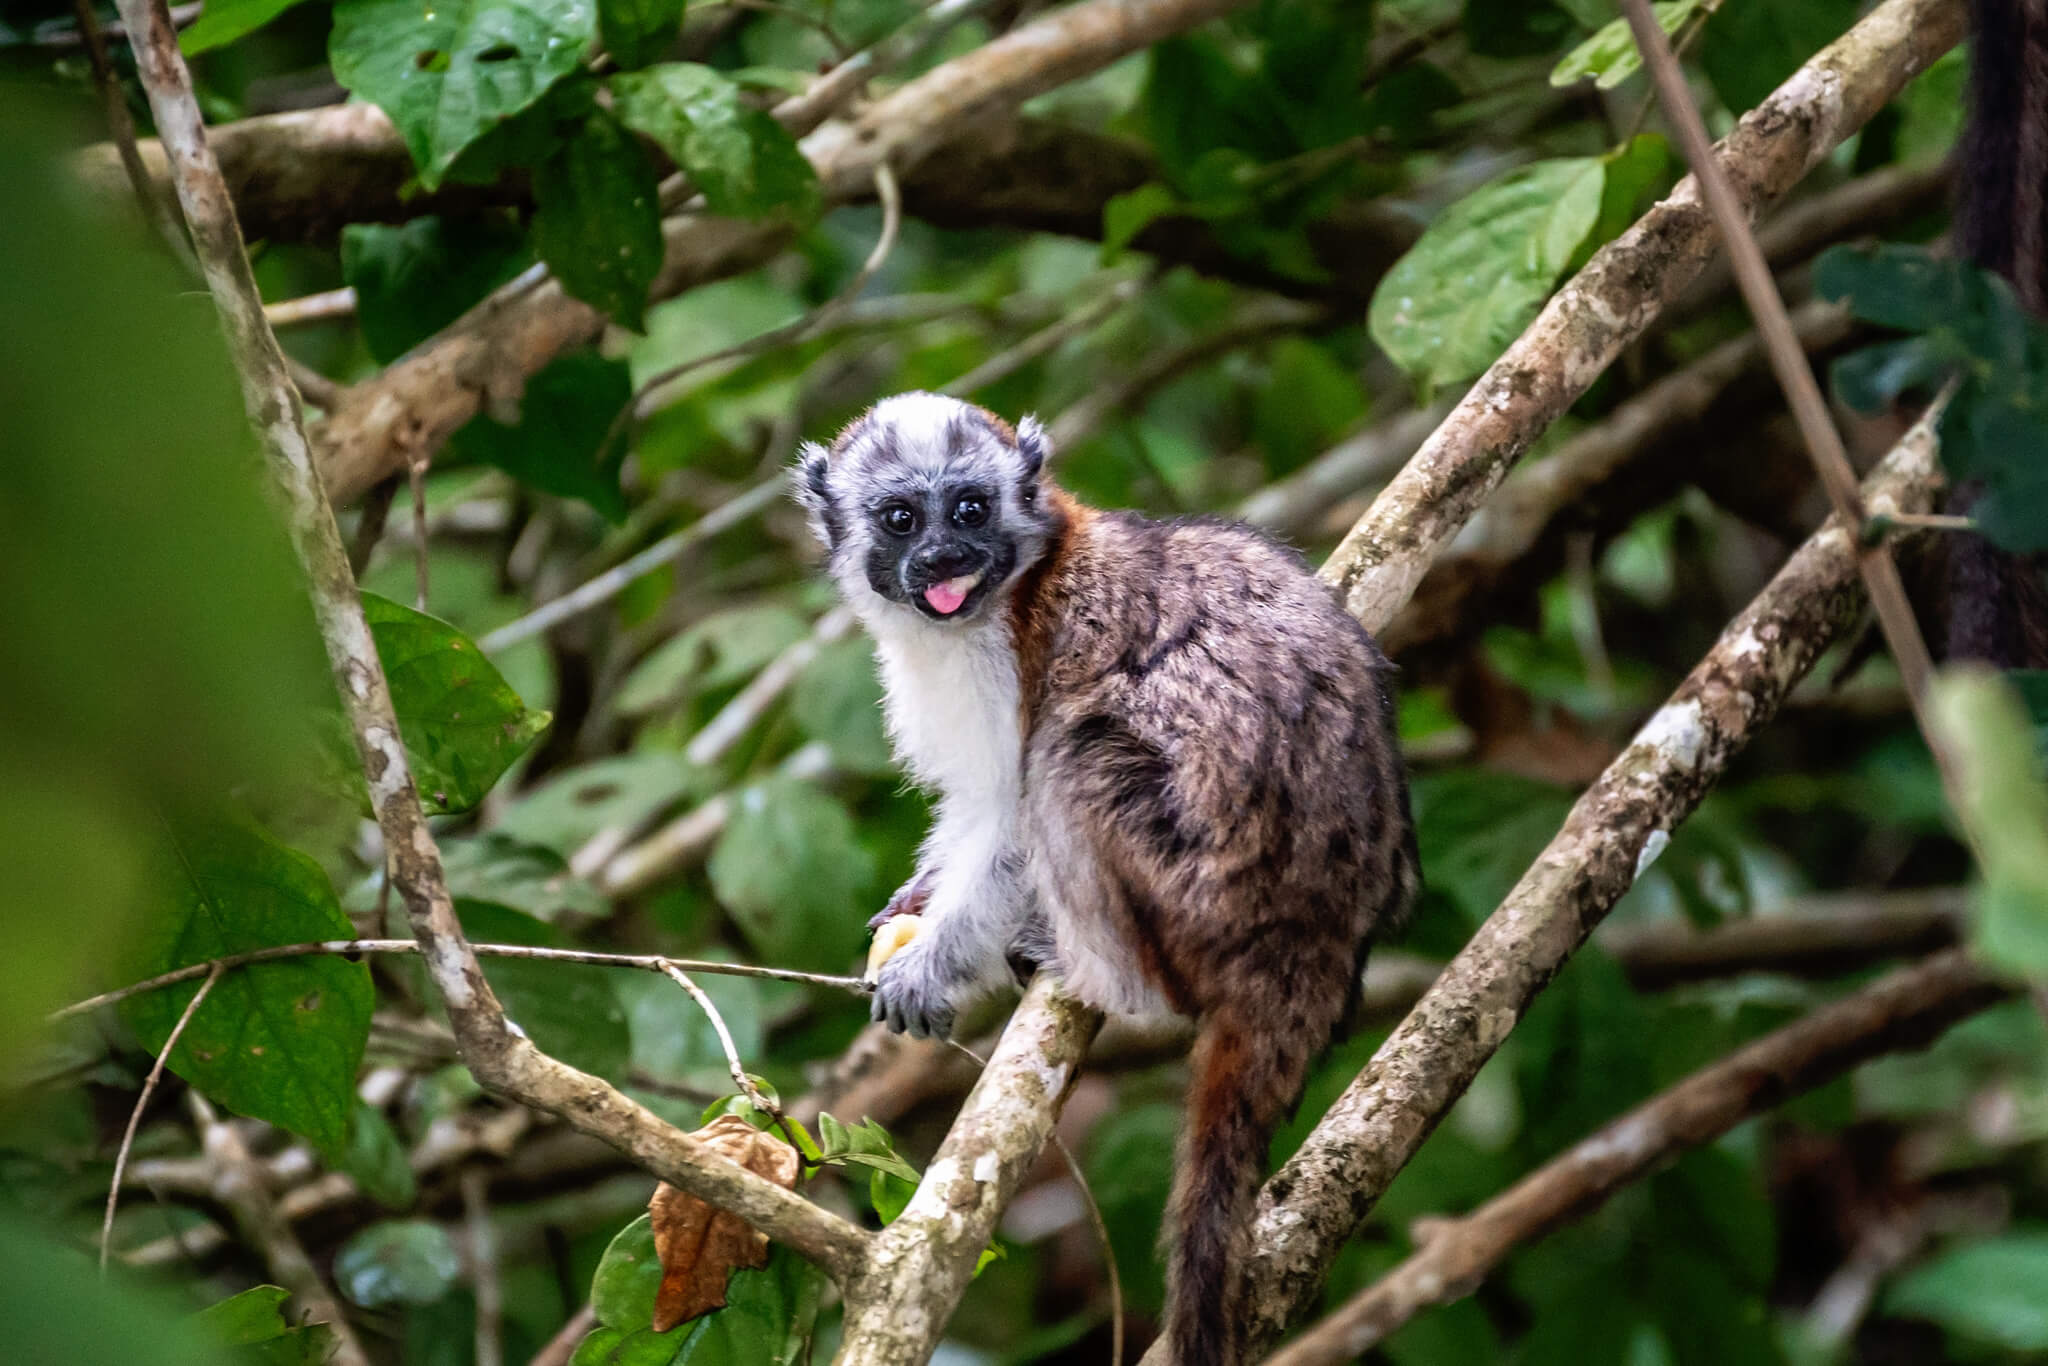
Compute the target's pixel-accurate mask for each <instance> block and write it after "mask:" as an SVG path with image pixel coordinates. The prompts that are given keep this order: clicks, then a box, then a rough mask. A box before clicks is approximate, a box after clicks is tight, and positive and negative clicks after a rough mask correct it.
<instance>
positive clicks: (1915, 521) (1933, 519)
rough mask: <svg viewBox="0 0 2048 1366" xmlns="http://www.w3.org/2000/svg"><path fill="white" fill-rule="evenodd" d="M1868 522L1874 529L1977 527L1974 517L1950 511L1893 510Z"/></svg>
mask: <svg viewBox="0 0 2048 1366" xmlns="http://www.w3.org/2000/svg"><path fill="white" fill-rule="evenodd" d="M1870 524H1871V526H1872V527H1873V529H1876V530H1883V529H1884V528H1886V527H1895V526H1910V527H1924V528H1925V529H1927V530H1929V531H1975V530H1976V529H1977V519H1976V518H1974V517H1960V516H1957V515H1956V514H1955V513H1952V512H1894V513H1892V514H1891V515H1890V516H1887V517H1873V518H1871V519H1870Z"/></svg>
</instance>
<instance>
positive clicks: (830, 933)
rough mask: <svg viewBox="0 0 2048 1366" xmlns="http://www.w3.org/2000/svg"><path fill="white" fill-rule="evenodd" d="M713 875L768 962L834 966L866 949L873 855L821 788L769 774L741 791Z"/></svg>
mask: <svg viewBox="0 0 2048 1366" xmlns="http://www.w3.org/2000/svg"><path fill="white" fill-rule="evenodd" d="M707 871H708V872H709V873H710V876H711V888H712V890H713V891H714V892H716V893H717V895H718V899H719V901H720V902H722V903H723V904H724V906H725V908H726V910H727V911H729V912H730V913H731V914H732V918H733V922H734V924H736V925H737V926H738V927H739V930H740V933H741V934H743V935H745V936H746V939H747V942H748V944H750V945H751V946H752V947H753V949H754V951H755V952H756V953H758V954H759V955H760V957H761V961H763V962H767V963H774V964H777V965H779V966H784V967H799V968H816V969H820V970H830V969H834V968H843V967H844V966H845V965H846V963H847V962H848V961H849V960H851V959H852V958H853V957H854V956H855V955H856V954H857V953H858V952H859V950H860V943H861V939H862V937H863V934H864V926H865V924H866V920H867V915H866V913H865V912H866V898H867V896H868V895H869V893H870V891H871V890H872V887H873V883H874V878H875V868H874V858H873V856H872V855H870V854H869V852H868V851H867V850H866V849H865V848H863V847H862V846H861V844H860V843H859V842H858V841H857V840H856V839H855V838H854V828H853V817H852V816H850V815H848V814H847V810H846V808H845V807H844V806H842V805H840V804H839V803H838V802H837V801H835V800H833V799H832V798H831V797H828V796H826V795H825V794H824V793H823V792H820V791H818V789H817V788H815V787H811V786H809V785H808V784H805V783H800V782H797V781H795V780H793V779H789V778H769V779H767V780H765V781H763V782H759V783H755V784H753V785H752V786H749V787H745V788H742V789H741V790H740V791H739V792H737V793H735V794H734V797H733V806H732V817H731V819H730V820H729V821H728V822H727V823H726V827H725V832H724V834H722V835H721V836H720V837H719V840H718V847H717V848H716V849H714V850H712V852H711V861H710V864H709V866H708V868H707Z"/></svg>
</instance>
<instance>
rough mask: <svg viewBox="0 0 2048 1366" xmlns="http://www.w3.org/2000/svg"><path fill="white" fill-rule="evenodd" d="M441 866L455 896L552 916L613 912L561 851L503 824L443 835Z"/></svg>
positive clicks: (595, 915) (599, 916) (599, 915)
mask: <svg viewBox="0 0 2048 1366" xmlns="http://www.w3.org/2000/svg"><path fill="white" fill-rule="evenodd" d="M579 771H580V770H579ZM514 809H516V808H514ZM441 867H442V870H443V871H444V872H445V873H446V874H447V877H448V891H449V893H450V894H451V895H453V896H455V897H457V898H458V899H460V898H467V899H468V900H470V901H495V902H497V903H498V904H499V905H500V906H510V907H511V908H512V909H513V910H515V911H524V912H526V913H527V914H528V915H530V916H534V917H536V918H538V919H541V920H550V921H552V920H558V919H560V918H562V917H563V916H577V917H581V918H584V919H591V920H597V919H602V918H604V917H605V916H608V915H610V914H611V911H612V905H611V903H610V902H609V901H606V900H605V899H604V894H603V893H601V892H599V891H598V890H597V888H595V887H593V886H592V885H591V884H590V883H589V882H587V881H585V880H584V879H583V878H580V877H577V876H576V874H575V873H573V872H571V871H570V870H569V864H568V861H567V860H566V859H564V858H563V857H562V856H561V855H560V854H558V853H556V852H555V851H554V850H553V849H550V848H548V847H547V846H546V845H541V844H527V843H525V842H523V841H521V840H518V839H515V838H513V837H512V836H511V834H509V833H508V832H506V831H505V830H502V829H499V830H490V831H486V832H485V833H483V834H481V835H477V836H473V837H471V838H469V839H444V840H442V841H441Z"/></svg>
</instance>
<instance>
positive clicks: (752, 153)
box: [610, 62, 819, 219]
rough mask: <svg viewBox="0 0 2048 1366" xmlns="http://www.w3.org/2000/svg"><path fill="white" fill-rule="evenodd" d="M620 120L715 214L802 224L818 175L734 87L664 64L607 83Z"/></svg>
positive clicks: (813, 202)
mask: <svg viewBox="0 0 2048 1366" xmlns="http://www.w3.org/2000/svg"><path fill="white" fill-rule="evenodd" d="M610 85H611V89H612V94H613V96H614V97H615V98H616V100H617V105H616V108H617V110H618V115H619V118H620V119H622V120H624V122H625V124H626V126H627V127H628V128H631V129H633V130H634V131H635V132H638V133H642V134H644V135H646V136H647V137H649V138H652V139H653V140H654V143H655V145H656V146H658V147H660V148H661V150H662V151H664V152H666V153H668V155H669V157H670V159H672V160H673V161H674V162H675V163H676V165H678V166H680V167H681V168H682V169H683V170H684V171H686V172H687V173H688V174H689V177H690V181H691V183H692V184H694V185H695V186H696V187H697V188H698V189H699V190H700V191H702V192H703V195H704V202H705V203H706V204H708V205H710V207H711V211H712V212H713V213H718V214H727V215H730V216H733V217H736V218H763V217H766V216H767V215H769V214H772V213H778V212H780V213H786V214H788V215H789V216H791V217H793V218H797V219H804V218H808V217H810V216H811V214H813V213H815V212H816V210H817V207H818V203H819V190H818V176H817V172H816V171H814V170H813V169H812V168H811V163H810V161H809V159H808V158H806V157H805V156H804V154H803V152H802V151H800V150H799V149H798V147H797V145H796V139H794V138H792V137H791V136H790V135H789V130H788V129H786V128H784V127H783V126H782V125H781V124H779V123H777V122H776V121H775V120H774V119H773V118H772V117H770V116H769V115H768V114H766V113H764V112H763V111H761V110H759V109H756V108H754V107H752V106H751V105H748V104H746V103H744V102H743V101H742V100H741V98H740V88H739V87H738V86H737V85H735V84H733V82H732V81H730V80H729V79H727V78H726V77H725V76H724V75H722V74H720V73H719V72H716V71H713V70H712V69H711V68H710V67H708V66H700V65H698V64H697V63H695V62H664V63H663V64H662V65H660V66H653V67H649V68H648V69H647V70H645V71H631V72H622V73H620V74H619V75H616V76H613V77H612V78H611V80H610Z"/></svg>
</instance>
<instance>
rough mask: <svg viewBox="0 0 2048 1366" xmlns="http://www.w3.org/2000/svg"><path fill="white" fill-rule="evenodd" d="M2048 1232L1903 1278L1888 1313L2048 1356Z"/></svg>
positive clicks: (2013, 1236) (1943, 1257)
mask: <svg viewBox="0 0 2048 1366" xmlns="http://www.w3.org/2000/svg"><path fill="white" fill-rule="evenodd" d="M2044 1285H2048V1231H2042V1230H2040V1229H2038V1228H2027V1229H2025V1230H2023V1231H2022V1230H2015V1231H2013V1232H2011V1233H2008V1234H2005V1235H2004V1236H2002V1237H1997V1238H1987V1239H1985V1240H1984V1241H1983V1242H1980V1243H1965V1244H1963V1245H1962V1246H1960V1247H1953V1248H1950V1249H1948V1250H1947V1251H1945V1252H1943V1253H1941V1254H1940V1255H1938V1256H1936V1257H1934V1258H1932V1259H1931V1260H1929V1261H1926V1262H1923V1263H1921V1264H1920V1265H1919V1266H1917V1267H1915V1268H1913V1270H1911V1271H1909V1272H1907V1273H1906V1274H1905V1275H1904V1276H1902V1277H1900V1278H1899V1280H1898V1282H1897V1283H1896V1284H1894V1285H1893V1286H1892V1288H1891V1290H1890V1292H1889V1293H1888V1294H1887V1295H1886V1296H1885V1310H1886V1312H1888V1313H1892V1314H1903V1315H1907V1316H1910V1317H1912V1318H1917V1319H1929V1320H1931V1321H1933V1322H1935V1323H1938V1324H1940V1325H1941V1326H1942V1327H1943V1328H1945V1329H1947V1330H1948V1331H1949V1332H1951V1333H1954V1334H1956V1335H1957V1336H1958V1337H1961V1338H1965V1339H1967V1340H1969V1341H1970V1342H1973V1343H1977V1344H1983V1345H1988V1346H1992V1347H2001V1348H2004V1349H2005V1350H2006V1351H2009V1352H2044V1351H2048V1295H2043V1294H2042V1293H2041V1287H2042V1286H2044Z"/></svg>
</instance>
